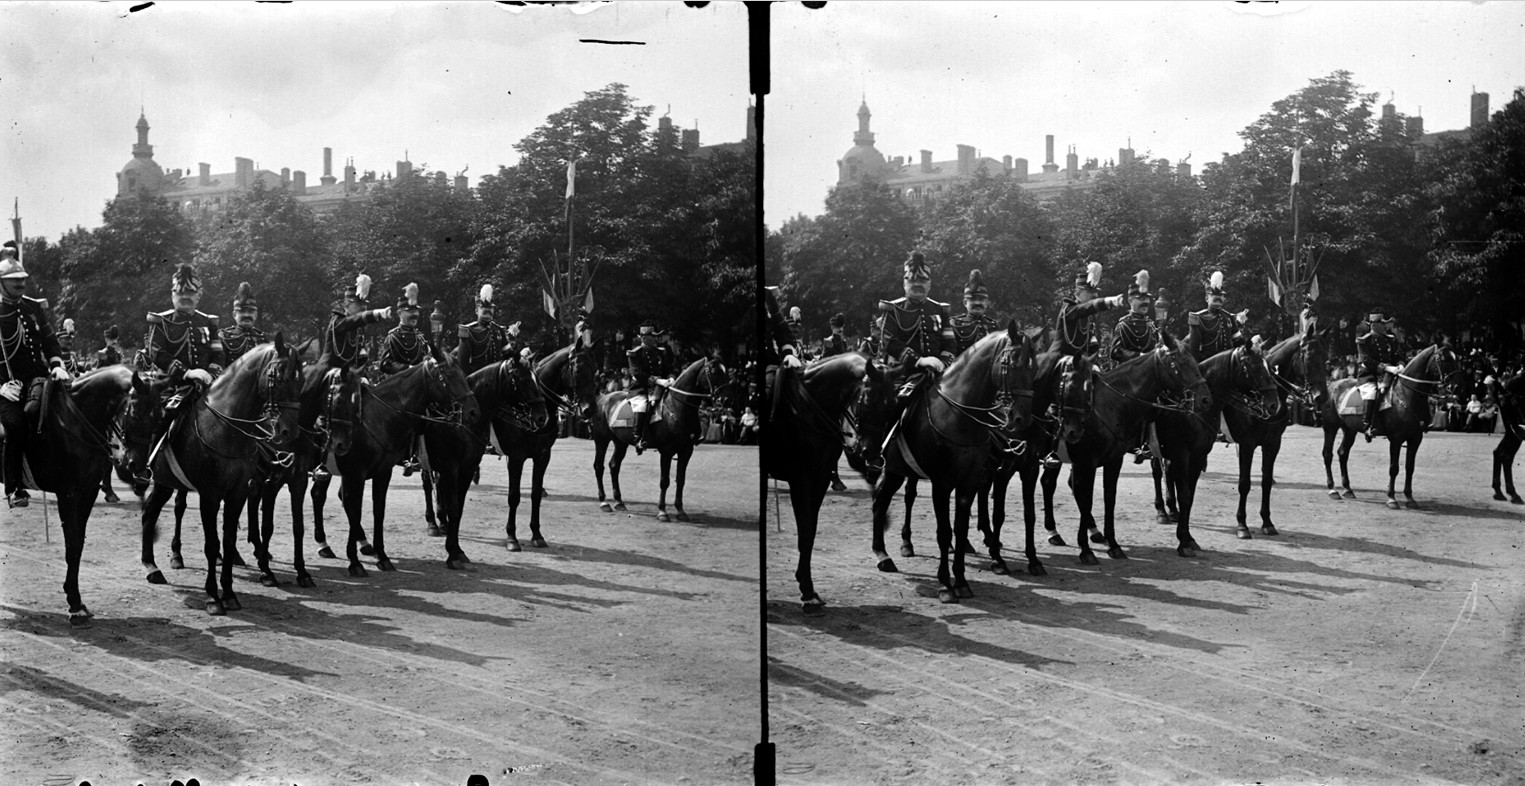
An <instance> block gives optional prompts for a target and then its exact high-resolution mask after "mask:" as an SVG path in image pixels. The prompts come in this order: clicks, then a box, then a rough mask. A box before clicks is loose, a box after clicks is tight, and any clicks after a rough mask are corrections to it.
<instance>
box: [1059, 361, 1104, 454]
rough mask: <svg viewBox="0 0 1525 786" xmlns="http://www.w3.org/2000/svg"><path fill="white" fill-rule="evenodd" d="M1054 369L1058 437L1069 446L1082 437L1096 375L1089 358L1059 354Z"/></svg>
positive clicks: (1094, 390)
mask: <svg viewBox="0 0 1525 786" xmlns="http://www.w3.org/2000/svg"><path fill="white" fill-rule="evenodd" d="M1055 370H1056V371H1057V372H1058V373H1057V375H1056V377H1055V383H1056V385H1057V389H1056V390H1055V392H1054V406H1056V407H1058V408H1059V437H1060V438H1061V439H1063V440H1064V441H1065V442H1067V443H1069V444H1071V445H1073V444H1075V443H1077V442H1079V441H1080V440H1081V438H1082V437H1084V436H1085V432H1086V421H1087V420H1088V419H1090V417H1091V405H1092V402H1093V401H1094V400H1095V396H1096V372H1095V367H1094V366H1093V365H1091V358H1090V356H1089V355H1060V356H1059V358H1058V361H1057V366H1056V368H1055Z"/></svg>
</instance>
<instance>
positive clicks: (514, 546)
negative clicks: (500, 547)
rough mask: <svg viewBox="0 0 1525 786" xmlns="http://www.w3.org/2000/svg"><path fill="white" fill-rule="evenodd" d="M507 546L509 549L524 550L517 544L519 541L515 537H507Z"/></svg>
mask: <svg viewBox="0 0 1525 786" xmlns="http://www.w3.org/2000/svg"><path fill="white" fill-rule="evenodd" d="M507 548H508V550H509V551H523V550H524V549H523V548H522V547H521V546H520V545H519V541H518V540H517V539H515V538H509V539H508V546H507Z"/></svg>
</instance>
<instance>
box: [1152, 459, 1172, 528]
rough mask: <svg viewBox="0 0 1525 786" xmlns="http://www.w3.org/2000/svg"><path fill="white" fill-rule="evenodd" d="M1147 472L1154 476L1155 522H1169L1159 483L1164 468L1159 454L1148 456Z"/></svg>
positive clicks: (1161, 485) (1162, 490)
mask: <svg viewBox="0 0 1525 786" xmlns="http://www.w3.org/2000/svg"><path fill="white" fill-rule="evenodd" d="M1149 474H1150V475H1151V476H1153V478H1154V520H1155V523H1157V524H1169V523H1171V521H1170V516H1169V515H1168V514H1166V513H1165V492H1164V487H1163V484H1162V483H1161V480H1160V479H1161V476H1163V475H1164V474H1165V469H1164V467H1163V466H1162V465H1161V463H1160V457H1159V456H1151V457H1150V458H1149Z"/></svg>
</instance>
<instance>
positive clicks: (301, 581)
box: [297, 573, 318, 587]
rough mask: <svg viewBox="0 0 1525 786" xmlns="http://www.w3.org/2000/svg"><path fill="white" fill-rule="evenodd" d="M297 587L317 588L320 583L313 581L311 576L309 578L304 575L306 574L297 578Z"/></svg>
mask: <svg viewBox="0 0 1525 786" xmlns="http://www.w3.org/2000/svg"><path fill="white" fill-rule="evenodd" d="M297 586H298V587H316V586H318V583H317V582H316V581H313V580H312V577H311V576H309V575H307V574H305V573H304V574H302V575H300V576H297Z"/></svg>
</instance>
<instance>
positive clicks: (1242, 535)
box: [1234, 524, 1254, 540]
mask: <svg viewBox="0 0 1525 786" xmlns="http://www.w3.org/2000/svg"><path fill="white" fill-rule="evenodd" d="M1234 537H1237V538H1239V539H1240V540H1253V539H1254V536H1252V535H1251V534H1250V528H1249V527H1246V526H1244V525H1243V524H1241V525H1239V529H1236V530H1234Z"/></svg>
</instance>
